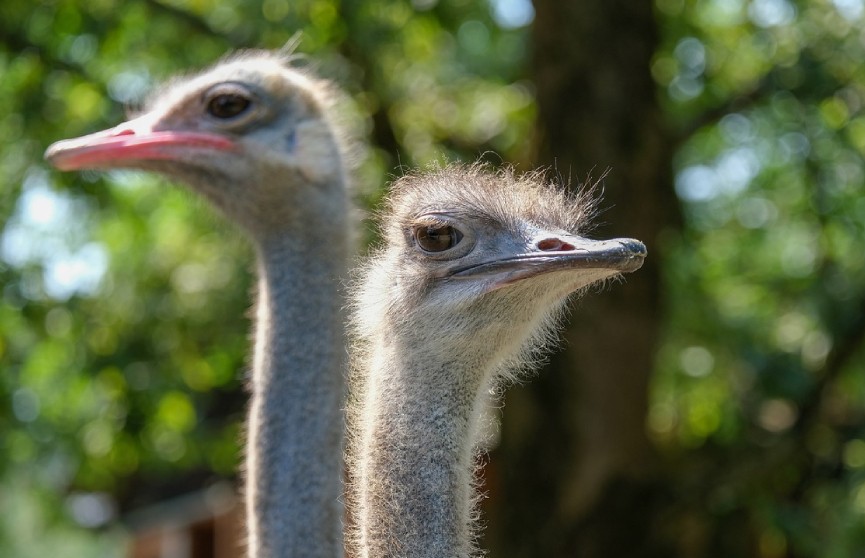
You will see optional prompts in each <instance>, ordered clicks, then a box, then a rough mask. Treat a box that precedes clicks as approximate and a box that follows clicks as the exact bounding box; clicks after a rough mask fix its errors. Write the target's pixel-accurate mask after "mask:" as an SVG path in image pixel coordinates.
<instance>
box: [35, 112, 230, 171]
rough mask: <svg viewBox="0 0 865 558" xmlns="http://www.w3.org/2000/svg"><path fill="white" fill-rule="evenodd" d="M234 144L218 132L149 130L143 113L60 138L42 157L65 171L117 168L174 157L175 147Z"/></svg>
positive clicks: (221, 147)
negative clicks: (138, 116) (102, 126)
mask: <svg viewBox="0 0 865 558" xmlns="http://www.w3.org/2000/svg"><path fill="white" fill-rule="evenodd" d="M236 147H237V144H236V143H235V142H234V141H232V140H231V139H229V138H227V137H225V136H221V135H218V134H213V133H207V132H192V131H172V130H160V131H156V130H153V127H152V123H151V122H148V120H147V119H146V117H141V118H136V119H134V120H130V121H129V122H124V123H123V124H121V125H119V126H115V127H114V128H110V129H108V130H103V131H101V132H96V133H94V134H89V135H86V136H82V137H80V138H73V139H68V140H63V141H58V142H56V143H54V144H52V145H51V146H49V147H48V150H47V151H45V159H47V160H48V162H49V163H51V164H52V165H54V166H55V167H56V168H58V169H60V170H63V171H69V170H78V169H93V168H121V167H126V166H130V165H129V164H130V163H131V162H135V161H153V160H176V159H180V158H181V156H180V154H179V153H178V149H177V148H186V149H188V148H193V149H204V150H216V151H231V150H233V149H236Z"/></svg>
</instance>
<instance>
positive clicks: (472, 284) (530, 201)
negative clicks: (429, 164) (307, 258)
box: [354, 165, 646, 371]
mask: <svg viewBox="0 0 865 558" xmlns="http://www.w3.org/2000/svg"><path fill="white" fill-rule="evenodd" d="M593 212H594V201H593V199H592V197H591V196H590V195H589V194H583V195H574V194H569V193H567V192H566V191H565V190H563V189H561V188H559V187H556V186H554V185H551V184H549V183H547V182H545V181H544V179H543V176H542V175H541V173H529V174H526V175H522V176H518V175H515V174H514V172H513V171H512V170H508V169H505V170H501V171H497V172H491V171H490V170H489V169H488V168H486V167H485V166H483V165H473V166H468V167H465V166H454V167H449V168H446V169H443V170H438V171H434V172H432V173H426V174H418V175H413V176H408V177H405V178H402V179H401V180H399V181H398V182H397V183H396V184H395V186H394V188H393V192H392V194H391V197H390V199H389V202H388V208H387V209H386V215H385V218H384V221H383V222H384V228H383V230H382V234H383V236H384V238H385V241H384V248H382V250H381V251H380V252H379V253H378V254H376V255H375V256H374V257H373V258H371V259H370V263H368V264H367V266H366V268H365V269H364V270H363V272H362V273H361V276H360V277H359V279H358V280H357V282H356V285H357V289H358V290H359V297H358V298H357V303H356V308H355V311H354V325H355V333H356V335H357V336H358V337H360V338H368V337H369V334H368V333H365V332H374V331H389V332H394V333H396V335H394V336H393V337H394V338H395V339H403V340H405V343H406V351H409V352H411V353H412V354H414V355H417V354H421V355H422V356H423V357H424V358H435V359H438V361H439V362H441V361H442V359H445V361H446V362H447V361H449V362H459V363H464V364H465V363H471V362H474V361H477V362H481V361H484V362H486V361H490V360H491V361H492V362H494V363H497V364H498V366H496V367H495V368H496V369H498V370H499V371H504V370H509V369H512V368H514V367H515V365H517V366H516V367H517V368H519V366H518V365H519V364H521V363H523V362H524V360H522V359H524V357H526V356H530V355H531V354H532V351H526V350H524V349H527V348H529V347H541V348H543V347H544V346H545V345H546V343H544V341H546V340H547V339H548V338H549V334H550V332H551V331H553V328H552V326H553V325H554V324H555V321H556V317H557V316H558V315H559V314H560V312H559V310H560V309H561V308H563V307H564V303H565V301H566V300H567V298H568V296H569V295H570V294H572V293H578V292H581V291H583V290H585V289H586V288H587V287H589V286H591V285H594V284H597V283H599V282H601V281H603V280H605V279H608V278H611V277H615V276H618V275H620V274H622V273H626V272H632V271H635V270H637V269H639V268H640V266H641V265H642V263H643V259H644V258H645V256H646V248H645V246H644V245H643V244H642V243H641V242H639V241H636V240H632V239H615V240H604V241H598V240H590V239H588V238H585V237H584V236H582V235H581V232H583V231H584V230H585V229H586V228H587V226H588V225H589V220H590V217H591V216H592V214H593ZM382 285H386V289H385V290H384V291H382V289H381V288H378V287H380V286H382ZM425 352H426V355H424V354H423V353H425Z"/></svg>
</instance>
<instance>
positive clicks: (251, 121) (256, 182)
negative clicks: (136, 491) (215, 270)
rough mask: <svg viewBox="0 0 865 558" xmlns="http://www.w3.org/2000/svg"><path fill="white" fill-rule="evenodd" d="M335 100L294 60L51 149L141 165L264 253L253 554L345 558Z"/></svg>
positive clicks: (251, 444) (243, 72) (342, 193)
mask: <svg viewBox="0 0 865 558" xmlns="http://www.w3.org/2000/svg"><path fill="white" fill-rule="evenodd" d="M337 99H339V95H338V93H337V92H336V91H335V89H334V88H333V87H332V86H331V85H330V84H329V83H327V82H325V81H323V80H320V79H317V78H315V77H313V76H311V75H310V74H308V73H307V72H303V71H299V70H297V69H295V68H292V67H291V65H290V57H289V56H288V55H286V54H284V53H271V52H262V51H249V52H241V53H238V54H234V55H232V56H230V57H228V58H226V59H225V60H223V61H221V62H220V63H218V64H216V65H215V66H214V67H213V68H211V69H209V70H207V71H204V72H202V73H200V74H198V75H194V76H190V77H182V78H179V79H176V80H174V81H172V82H170V83H169V84H168V85H167V86H166V87H165V88H163V89H162V90H160V91H159V92H157V94H156V95H155V96H154V97H153V98H152V99H151V101H150V102H148V103H146V105H145V107H146V108H145V109H144V111H143V112H142V113H141V114H140V116H137V117H135V118H133V119H131V120H129V121H128V122H125V123H123V124H121V125H119V126H116V127H114V128H111V129H109V130H105V131H102V132H97V133H94V134H90V135H87V136H83V137H80V138H75V139H69V140H65V141H60V142H57V143H55V144H54V145H52V146H50V147H49V148H48V151H47V152H46V154H45V157H46V159H47V160H48V161H49V162H50V163H51V164H52V165H54V166H55V167H57V168H58V169H61V170H67V171H68V170H79V169H117V168H125V169H140V170H146V171H153V172H157V173H160V174H162V175H165V176H167V177H169V178H171V179H174V180H176V181H177V182H180V183H182V184H184V185H185V186H187V187H189V188H190V189H192V190H194V191H196V192H198V193H199V194H201V195H202V196H204V197H205V198H206V199H207V200H209V201H210V202H211V203H212V204H213V205H214V206H216V207H217V208H219V210H220V211H221V212H222V213H223V214H224V215H225V216H226V217H227V218H228V219H229V220H231V221H232V222H234V223H236V224H237V225H238V226H239V227H240V228H241V229H242V230H244V231H245V232H246V234H247V236H248V237H249V239H250V240H251V242H252V244H253V245H254V247H255V251H256V256H257V273H258V288H257V304H256V309H255V335H254V337H255V347H254V355H253V357H252V359H251V362H252V371H251V378H250V383H249V389H250V391H251V404H250V410H249V419H248V428H247V450H246V465H245V471H244V472H245V476H246V479H245V497H246V514H247V523H248V537H247V538H248V545H249V549H248V553H249V555H250V556H254V557H255V558H275V557H310V558H334V557H339V556H342V555H343V533H342V531H343V529H342V519H343V506H342V500H341V496H342V494H343V487H342V449H343V422H344V421H343V414H342V406H343V399H344V387H343V384H344V381H343V377H344V373H345V368H346V362H345V360H346V357H345V354H346V351H345V341H344V333H343V318H342V313H341V311H342V307H343V299H342V295H341V289H340V285H341V282H342V280H343V278H344V276H345V274H346V269H347V265H348V259H349V255H350V253H351V252H352V250H351V247H350V244H351V242H350V240H349V239H350V234H349V215H350V203H349V196H348V194H347V186H348V181H349V180H348V170H347V164H346V153H347V149H346V145H347V142H346V131H345V129H344V128H343V127H341V126H340V125H339V124H338V123H337V121H336V120H335V118H334V113H335V111H336V106H337V103H336V102H335V100H337Z"/></svg>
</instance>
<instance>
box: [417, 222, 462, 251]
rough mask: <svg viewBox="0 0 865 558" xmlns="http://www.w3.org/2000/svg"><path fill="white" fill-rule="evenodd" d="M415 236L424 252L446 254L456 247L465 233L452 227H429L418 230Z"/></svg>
mask: <svg viewBox="0 0 865 558" xmlns="http://www.w3.org/2000/svg"><path fill="white" fill-rule="evenodd" d="M414 236H415V239H417V244H418V246H420V247H421V249H422V250H424V251H426V252H444V251H445V250H449V249H451V248H453V247H454V246H456V245H457V244H458V243H459V241H460V240H462V238H463V233H461V232H460V231H459V230H458V229H456V228H454V227H452V226H450V225H427V226H421V227H418V228H416V229H415V231H414Z"/></svg>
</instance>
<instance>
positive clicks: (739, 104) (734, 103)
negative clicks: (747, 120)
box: [674, 76, 773, 145]
mask: <svg viewBox="0 0 865 558" xmlns="http://www.w3.org/2000/svg"><path fill="white" fill-rule="evenodd" d="M770 81H771V80H770V79H769V76H766V77H764V78H763V79H762V80H761V81H760V83H759V84H758V85H757V86H756V87H754V88H753V89H751V90H750V91H748V92H747V93H744V94H742V95H737V96H735V97H733V98H732V99H729V100H728V101H727V102H726V103H724V104H722V105H719V106H716V107H714V108H710V109H706V110H704V111H703V112H701V113H700V115H699V117H698V118H695V119H694V120H693V121H691V122H690V123H689V124H688V125H687V126H685V127H684V129H682V130H681V131H679V132H677V133H676V134H675V138H674V140H675V143H676V145H679V144H681V143H682V142H684V141H686V140H687V139H688V138H690V137H691V136H693V135H694V134H695V133H696V132H697V130H699V129H701V128H703V127H705V126H709V125H711V124H714V123H716V122H718V120H720V119H721V118H723V117H724V116H726V115H728V114H730V113H731V112H741V111H744V110H747V109H749V108H751V107H753V106H755V105H756V104H757V103H759V102H760V101H761V100H763V99H764V98H765V97H766V96H767V95H768V94H769V93H770V92H771V91H772V89H773V88H772V87H771V86H770V85H769V83H770Z"/></svg>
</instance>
